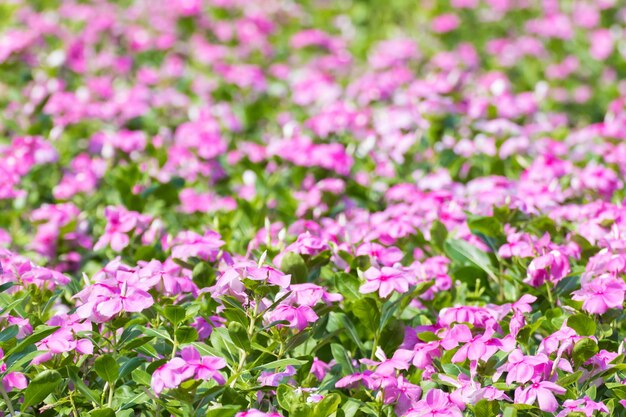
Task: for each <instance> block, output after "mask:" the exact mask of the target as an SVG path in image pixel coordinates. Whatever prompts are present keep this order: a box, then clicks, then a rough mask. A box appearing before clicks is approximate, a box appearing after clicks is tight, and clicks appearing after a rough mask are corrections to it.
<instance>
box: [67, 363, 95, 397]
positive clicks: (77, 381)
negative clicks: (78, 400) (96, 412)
mask: <svg viewBox="0 0 626 417" xmlns="http://www.w3.org/2000/svg"><path fill="white" fill-rule="evenodd" d="M67 374H68V376H69V377H70V379H71V380H72V383H73V384H74V387H75V388H76V389H77V390H78V391H79V392H80V393H81V394H83V395H84V396H85V397H87V399H88V400H89V401H91V402H92V403H95V404H100V399H99V398H98V395H97V394H96V393H95V392H94V391H93V390H91V389H89V387H87V385H85V383H84V382H83V379H82V378H81V377H80V376H78V367H76V366H68V367H67Z"/></svg>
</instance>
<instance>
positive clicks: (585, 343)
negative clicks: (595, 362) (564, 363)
mask: <svg viewBox="0 0 626 417" xmlns="http://www.w3.org/2000/svg"><path fill="white" fill-rule="evenodd" d="M596 353H598V345H597V344H596V342H594V341H593V340H591V339H589V338H585V339H580V340H579V341H578V342H576V343H575V344H574V348H573V349H572V359H573V360H574V368H578V367H579V366H580V365H582V364H583V363H585V362H586V361H587V360H588V359H589V358H591V357H592V356H593V355H595V354H596Z"/></svg>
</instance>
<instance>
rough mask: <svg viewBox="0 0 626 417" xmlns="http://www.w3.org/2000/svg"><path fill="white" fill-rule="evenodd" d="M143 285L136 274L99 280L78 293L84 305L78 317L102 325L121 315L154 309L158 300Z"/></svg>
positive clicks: (120, 274)
mask: <svg viewBox="0 0 626 417" xmlns="http://www.w3.org/2000/svg"><path fill="white" fill-rule="evenodd" d="M143 285H144V284H143V283H142V282H140V281H139V276H138V275H137V274H136V273H130V272H125V271H119V272H118V273H117V275H116V276H115V278H109V279H104V280H101V281H98V282H96V283H95V284H93V285H91V286H88V287H86V288H85V289H83V290H82V291H81V292H79V293H78V294H76V295H75V297H76V298H78V299H80V300H81V301H82V302H83V304H81V305H80V306H78V308H77V310H76V314H77V315H78V317H80V318H83V319H86V318H89V319H90V320H92V321H95V322H98V323H99V322H104V321H108V320H110V319H111V318H113V317H114V316H116V315H117V314H119V313H121V312H129V313H135V312H139V311H143V310H145V309H147V308H150V307H151V306H152V304H154V299H153V298H152V296H151V295H150V294H149V293H148V292H146V291H145V290H144V289H143Z"/></svg>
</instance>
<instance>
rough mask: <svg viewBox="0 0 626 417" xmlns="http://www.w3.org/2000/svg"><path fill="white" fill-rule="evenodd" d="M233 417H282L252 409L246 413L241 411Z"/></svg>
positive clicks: (274, 413) (277, 414)
mask: <svg viewBox="0 0 626 417" xmlns="http://www.w3.org/2000/svg"><path fill="white" fill-rule="evenodd" d="M235 417H282V415H281V414H279V413H276V412H269V413H265V412H263V411H259V410H257V409H255V408H252V409H250V410H248V411H242V412H241V413H237V414H235Z"/></svg>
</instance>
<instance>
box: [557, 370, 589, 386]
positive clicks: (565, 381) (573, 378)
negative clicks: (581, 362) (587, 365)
mask: <svg viewBox="0 0 626 417" xmlns="http://www.w3.org/2000/svg"><path fill="white" fill-rule="evenodd" d="M582 374H583V371H576V372H574V373H573V374H567V375H565V376H564V377H563V378H559V380H558V381H556V384H557V385H560V386H562V387H567V386H568V385H569V384H572V383H574V382H577V381H578V380H579V379H580V376H581V375H582Z"/></svg>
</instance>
